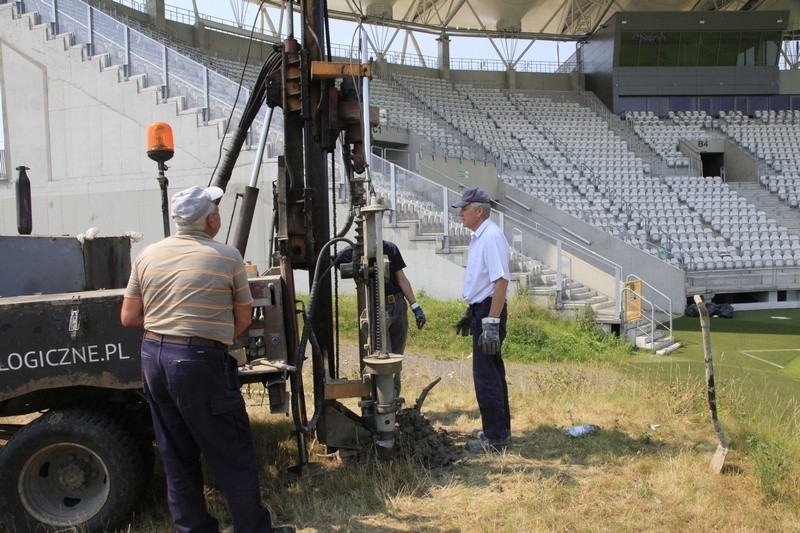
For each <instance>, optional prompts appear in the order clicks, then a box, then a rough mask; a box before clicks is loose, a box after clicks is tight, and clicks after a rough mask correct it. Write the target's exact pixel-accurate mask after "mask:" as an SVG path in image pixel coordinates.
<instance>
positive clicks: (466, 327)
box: [455, 307, 472, 337]
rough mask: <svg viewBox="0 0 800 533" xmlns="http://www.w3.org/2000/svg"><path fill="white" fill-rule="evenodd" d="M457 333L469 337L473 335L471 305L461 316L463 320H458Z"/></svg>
mask: <svg viewBox="0 0 800 533" xmlns="http://www.w3.org/2000/svg"><path fill="white" fill-rule="evenodd" d="M455 328H456V335H461V336H462V337H469V336H470V335H472V320H471V319H470V316H469V307H467V312H466V313H464V316H463V317H461V320H459V321H458V322H456V325H455Z"/></svg>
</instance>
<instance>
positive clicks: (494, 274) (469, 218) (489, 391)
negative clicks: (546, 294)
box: [453, 187, 511, 453]
mask: <svg viewBox="0 0 800 533" xmlns="http://www.w3.org/2000/svg"><path fill="white" fill-rule="evenodd" d="M490 202H491V200H490V199H489V195H488V194H487V193H486V191H485V190H484V189H482V188H480V187H472V188H470V189H467V190H466V191H464V194H463V195H462V196H461V199H460V200H459V201H458V202H456V203H455V204H453V207H454V208H456V209H458V210H459V215H460V216H461V220H462V222H463V224H464V227H465V228H467V229H469V230H471V231H472V232H473V235H472V240H470V243H469V250H468V255H467V269H466V274H465V276H464V289H463V291H462V296H463V298H464V300H466V301H467V303H468V304H469V307H468V308H467V312H466V314H465V315H464V317H463V318H462V319H461V320H460V321H459V322H458V324H457V325H456V331H457V332H459V333H461V334H462V335H464V336H466V335H469V333H470V332H471V333H472V379H473V381H474V383H475V396H476V398H477V400H478V407H479V409H480V412H481V424H482V428H481V429H480V430H477V431H475V432H473V436H474V437H476V438H475V439H474V440H470V441H468V442H467V444H466V449H467V450H468V451H470V452H474V453H485V452H494V453H497V452H503V451H505V450H507V449H508V448H509V447H510V446H511V410H510V408H509V404H508V384H507V383H506V370H505V365H504V364H503V359H502V356H501V353H500V350H501V347H502V344H503V340H504V339H505V337H506V319H507V316H508V311H507V309H506V292H507V290H508V283H509V281H510V280H511V275H510V270H509V248H508V241H507V240H506V237H505V235H503V231H502V230H501V229H500V227H499V226H498V225H497V224H495V223H494V222H492V220H491V219H490V218H489V215H490V214H491V203H490Z"/></svg>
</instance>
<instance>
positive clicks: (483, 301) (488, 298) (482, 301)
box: [469, 296, 492, 307]
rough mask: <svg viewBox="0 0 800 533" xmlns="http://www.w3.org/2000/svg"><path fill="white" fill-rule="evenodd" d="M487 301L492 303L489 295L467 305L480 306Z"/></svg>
mask: <svg viewBox="0 0 800 533" xmlns="http://www.w3.org/2000/svg"><path fill="white" fill-rule="evenodd" d="M487 303H488V304H490V305H491V303H492V297H491V296H489V297H487V298H484V299H483V300H481V301H480V302H475V303H474V304H469V306H470V307H480V306H482V305H486V304H487Z"/></svg>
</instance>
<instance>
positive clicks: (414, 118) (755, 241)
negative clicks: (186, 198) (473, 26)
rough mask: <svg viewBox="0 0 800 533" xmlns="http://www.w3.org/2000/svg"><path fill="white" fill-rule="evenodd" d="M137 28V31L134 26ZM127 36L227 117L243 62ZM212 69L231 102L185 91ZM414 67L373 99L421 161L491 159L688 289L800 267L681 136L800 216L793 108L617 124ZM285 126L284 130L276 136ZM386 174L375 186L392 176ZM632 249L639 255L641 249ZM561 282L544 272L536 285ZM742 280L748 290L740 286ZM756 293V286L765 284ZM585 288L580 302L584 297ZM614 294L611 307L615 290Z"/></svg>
mask: <svg viewBox="0 0 800 533" xmlns="http://www.w3.org/2000/svg"><path fill="white" fill-rule="evenodd" d="M98 20H99V21H103V22H104V23H107V24H108V27H109V28H116V27H115V26H114V24H113V23H111V22H110V21H106V20H105V19H103V18H102V17H95V23H97V21H98ZM122 23H123V24H124V23H125V20H122ZM132 24H133V23H132ZM135 27H138V28H141V26H140V25H138V23H137V24H136V25H135ZM137 32H138V33H137ZM108 33H113V32H112V31H111V30H109V31H108ZM131 33H132V34H135V35H137V41H136V43H137V46H139V48H136V49H137V50H141V53H142V55H143V56H148V55H153V54H162V53H163V54H164V55H163V56H157V57H153V58H148V57H145V59H149V60H150V62H151V63H152V64H153V65H154V66H153V67H147V66H145V67H144V70H142V71H141V72H140V71H137V70H136V68H137V67H136V66H135V65H134V66H130V67H129V68H131V70H130V71H129V72H126V75H130V76H133V77H139V78H140V79H142V80H146V83H147V84H150V85H154V86H156V87H162V88H163V87H168V88H169V92H168V93H165V96H169V97H170V98H178V99H181V100H182V102H183V103H182V104H181V105H182V106H183V108H184V110H185V111H191V110H193V109H194V110H197V112H198V113H199V114H200V117H201V118H200V120H201V122H203V123H206V122H208V120H209V119H211V120H223V121H224V120H226V119H227V115H228V113H229V112H230V109H231V102H232V100H233V98H234V97H235V94H234V93H235V91H233V90H232V88H235V87H236V84H237V82H238V81H239V78H240V77H241V76H242V71H243V69H244V65H243V64H242V63H241V62H239V61H235V60H231V59H224V58H219V57H214V56H212V55H209V54H207V53H205V52H202V51H200V50H196V49H192V48H191V47H187V46H186V45H183V44H179V43H174V42H172V41H171V40H170V38H169V37H168V36H167V35H165V34H163V33H160V32H158V31H155V30H153V29H152V28H141V31H139V30H133V29H132V30H131ZM148 39H149V41H148ZM154 39H155V40H154ZM151 43H158V44H159V46H160V47H161V48H157V47H154V46H153V45H152V44H151ZM93 46H94V49H93V50H87V52H89V53H91V52H93V53H95V54H107V57H108V61H109V63H111V62H113V61H114V60H115V57H116V58H117V60H119V48H120V46H119V43H117V44H116V45H115V44H114V43H105V42H102V41H98V40H97V39H95V41H94V45H93ZM158 57H166V58H167V60H168V61H170V67H171V70H170V75H171V76H173V79H171V80H165V79H161V78H160V76H161V72H160V71H159V69H158V64H159V61H158ZM203 69H208V72H209V73H208V76H210V77H211V78H214V76H219V78H220V80H222V79H224V81H225V89H224V91H220V92H221V93H224V95H221V96H219V97H218V98H217V99H215V98H209V95H208V94H207V93H206V94H204V93H203V92H202V90H201V91H200V92H198V89H197V87H196V85H195V84H193V83H185V82H184V78H188V79H190V80H192V79H195V78H197V77H198V76H199V77H201V78H202V75H203V74H202V72H203ZM409 70H410V69H407V68H406V69H405V70H403V71H397V72H393V71H392V70H391V69H384V70H382V71H381V72H379V77H376V78H374V79H373V81H372V84H371V90H370V93H371V98H372V101H373V104H376V105H378V106H379V107H381V108H383V109H384V110H385V113H383V114H382V116H383V117H385V124H386V125H387V126H392V127H395V128H399V129H402V130H406V131H408V132H410V133H412V134H413V135H415V136H416V137H417V138H419V139H421V142H420V143H419V145H418V146H419V154H413V155H423V154H426V153H429V154H436V155H437V156H440V157H443V158H445V159H448V158H449V159H458V160H465V161H473V162H481V161H482V162H488V163H492V164H493V165H494V168H496V170H497V173H496V177H497V179H498V180H500V182H502V183H505V184H507V185H509V186H510V187H513V189H515V190H516V191H518V193H512V194H511V198H512V200H514V201H516V202H523V203H524V202H527V198H528V197H531V198H535V199H538V200H540V201H541V202H543V203H545V204H547V205H548V206H551V207H552V208H555V209H557V210H559V211H561V212H563V213H566V214H568V215H569V216H571V217H573V218H574V219H576V220H579V221H582V222H583V223H585V224H586V225H588V226H591V227H593V228H596V229H599V230H602V231H604V232H605V233H606V234H607V235H610V236H613V238H615V239H618V240H620V241H621V242H623V243H626V245H628V246H630V247H632V249H633V250H636V251H638V252H639V253H642V254H646V255H647V256H651V257H653V258H656V259H658V260H661V261H663V262H664V263H667V264H668V265H671V266H672V267H676V268H680V269H682V270H684V271H685V272H687V274H689V275H691V274H693V273H703V274H704V277H703V278H696V279H695V281H692V282H690V283H689V284H688V285H687V287H689V289H690V290H692V291H707V290H708V289H709V288H710V290H711V291H712V292H713V291H714V290H716V287H714V285H713V283H712V282H709V280H710V279H712V278H710V277H709V274H714V273H717V272H725V271H728V272H736V271H742V272H746V273H747V274H748V275H749V274H753V271H754V270H758V269H771V272H770V273H763V274H764V276H774V275H775V270H776V269H781V271H782V272H784V273H785V272H786V269H793V268H795V267H797V266H798V265H800V254H799V253H798V252H800V245H798V232H797V228H798V225H792V224H790V223H784V220H782V219H781V218H780V217H777V216H775V215H776V212H775V211H774V210H770V209H766V208H764V205H762V204H761V203H759V202H760V201H755V199H754V196H756V197H758V196H759V195H757V194H756V195H754V194H753V193H752V191H750V189H747V188H746V187H744V186H742V185H740V184H731V183H727V182H725V181H724V180H723V179H722V178H721V177H708V178H704V177H702V176H700V175H699V174H698V172H699V166H698V165H696V164H695V163H696V161H697V158H696V157H694V156H693V155H692V154H687V153H685V152H683V151H681V150H680V142H681V140H683V139H687V138H694V137H697V136H707V135H712V134H714V135H720V136H725V137H726V138H727V139H729V140H730V142H732V143H734V144H735V145H736V146H738V147H740V148H741V150H742V151H743V152H745V153H747V154H749V156H750V157H752V159H753V160H754V161H755V162H756V165H760V167H759V170H760V178H759V182H760V184H761V186H762V187H763V188H764V189H763V191H762V192H763V193H764V194H769V195H771V196H774V198H776V199H777V200H776V201H778V202H782V204H780V205H785V206H786V207H787V209H789V208H796V207H797V202H798V200H797V199H798V187H800V179H798V175H797V171H798V168H800V162H799V161H798V154H797V148H796V147H797V143H796V141H797V131H798V130H797V128H798V114H797V113H795V112H792V113H790V112H775V111H763V112H758V113H756V114H754V116H753V117H748V116H747V115H744V114H742V113H739V112H720V114H719V116H718V117H712V116H710V115H708V114H706V113H705V112H702V111H701V112H694V111H693V112H686V111H674V112H670V113H669V114H668V115H666V116H664V117H658V116H655V115H654V114H653V113H652V112H642V111H633V112H629V113H627V114H625V116H624V117H622V118H623V119H624V120H620V118H621V117H618V116H617V115H615V114H613V113H610V112H609V111H608V109H606V108H601V107H600V106H598V104H597V99H596V97H594V96H593V95H591V94H588V93H582V92H566V91H544V90H540V91H531V90H506V89H499V88H497V87H489V86H488V84H487V83H486V82H485V81H484V82H476V83H469V82H467V81H464V80H462V79H459V80H458V81H450V80H445V79H441V78H440V77H438V76H436V75H434V76H431V75H430V71H429V70H426V69H419V70H420V72H421V74H420V75H416V74H409V73H408V71H409ZM198 72H201V74H200V75H198V74H197V73H198ZM254 72H255V69H254V66H253V65H250V66H249V68H248V69H247V70H246V71H245V75H244V78H245V80H252V79H254V75H255V74H254ZM422 73H424V74H425V75H423V74H422ZM214 79H216V78H214ZM247 83H248V82H247V81H246V82H245V86H246V85H247ZM251 83H252V82H251ZM211 85H212V86H213V85H214V83H212V84H211ZM201 89H202V86H201ZM223 96H224V97H223ZM234 119H235V116H234ZM223 123H224V122H223ZM275 131H276V132H278V134H279V132H280V128H275ZM276 142H279V140H276ZM409 161H412V159H410V160H409ZM378 174H379V173H378V172H376V178H375V179H376V182H378V181H379V180H380V179H387V178H386V177H385V176H383V177H381V176H379V175H378ZM754 183H755V179H754ZM384 190H385V191H388V190H389V189H384ZM748 191H750V192H748ZM387 193H388V192H387ZM395 207H396V213H397V219H398V220H399V221H408V222H411V223H413V224H414V225H415V227H416V228H417V229H416V231H417V232H418V233H419V234H421V235H429V236H430V235H436V234H443V235H445V236H446V239H447V244H448V246H447V248H448V250H449V249H450V248H454V249H458V248H459V247H462V246H465V245H466V243H467V242H468V239H469V233H468V232H467V231H466V230H464V228H462V227H461V226H460V224H459V223H458V222H457V221H455V222H454V221H452V220H451V219H448V218H447V217H446V216H445V215H444V212H445V211H446V210H447V205H445V204H444V203H443V202H433V203H431V202H430V197H429V196H426V195H425V193H424V191H414V190H403V191H401V194H399V195H398V197H397V204H396V206H395ZM512 207H513V206H512ZM794 211H795V212H797V209H794ZM625 253H627V254H629V255H631V256H632V257H633V256H635V254H634V252H633V251H628V252H625ZM515 265H517V266H518V267H519V269H517V270H518V272H516V273H518V274H520V273H522V269H523V268H527V269H529V270H530V271H531V272H533V275H534V276H538V275H540V274H542V273H543V272H548V270H549V267H548V265H547V264H546V262H545V261H541V260H538V259H536V258H535V256H529V255H526V254H523V253H521V252H519V251H516V250H515ZM791 275H794V276H796V275H797V274H796V273H794V274H791ZM698 280H700V281H698ZM552 283H555V282H554V281H553V280H546V279H545V276H541V278H540V280H539V281H536V282H533V283H531V285H547V284H552ZM572 283H573V282H572V281H567V282H565V284H564V287H567V286H572V285H571V284H572ZM724 283H728V282H724ZM735 283H737V284H741V279H738V280H737V281H735ZM752 285H753V287H754V288H756V289H758V288H760V287H761V286H762V285H763V283H760V282H754V283H753V284H752ZM725 288H726V287H722V289H723V290H724V289H725ZM548 290H552V289H548ZM556 290H561V289H560V288H557V289H556ZM580 292H581V291H580V290H575V291H573V292H572V293H571V295H574V296H575V297H576V298H575V299H576V300H577V299H578V298H577V296H578V295H579V294H580ZM595 295H597V293H595ZM608 296H609V297H610V298H611V299H612V300H613V299H614V298H616V297H617V296H618V295H614V294H611V295H608ZM598 308H600V307H598Z"/></svg>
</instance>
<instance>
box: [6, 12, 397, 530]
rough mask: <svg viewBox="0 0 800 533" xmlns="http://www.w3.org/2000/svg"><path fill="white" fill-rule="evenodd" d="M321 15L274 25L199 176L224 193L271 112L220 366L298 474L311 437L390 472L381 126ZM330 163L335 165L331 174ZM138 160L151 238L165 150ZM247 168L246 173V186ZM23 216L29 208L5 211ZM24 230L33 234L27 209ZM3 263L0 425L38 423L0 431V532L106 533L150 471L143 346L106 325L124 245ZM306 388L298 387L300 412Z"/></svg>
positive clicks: (83, 245)
mask: <svg viewBox="0 0 800 533" xmlns="http://www.w3.org/2000/svg"><path fill="white" fill-rule="evenodd" d="M325 6H326V3H325V2H324V1H318V0H303V1H300V2H299V4H297V3H295V2H292V1H291V0H287V2H286V9H287V10H288V11H290V12H291V11H292V8H293V7H298V8H299V11H300V13H299V14H300V16H299V19H298V20H299V21H300V22H299V28H297V33H295V28H294V27H293V25H292V24H291V23H289V30H288V31H287V37H286V39H285V40H284V41H283V42H282V43H280V44H279V45H276V46H275V47H274V50H273V52H272V54H271V55H270V56H269V57H268V58H267V59H266V60H265V61H264V64H263V66H262V68H261V70H260V73H259V75H258V77H257V80H256V83H255V85H254V87H252V91H251V95H250V97H249V99H248V101H247V102H246V104H245V106H244V110H243V112H242V113H241V119H240V121H239V123H238V124H237V125H235V126H234V127H233V128H232V130H231V131H230V132H229V134H228V135H227V136H226V138H225V141H224V151H223V156H222V158H221V161H220V164H219V165H218V167H217V168H216V170H215V171H214V173H213V175H211V176H210V184H212V185H216V186H218V187H220V188H222V189H223V190H224V189H226V187H227V185H228V182H229V180H230V178H231V175H232V173H233V169H234V166H235V164H236V160H237V158H238V156H239V154H240V152H241V149H242V147H243V146H244V143H245V141H246V139H247V136H248V131H249V130H250V127H251V126H252V125H253V123H254V120H255V117H256V116H257V115H258V114H259V112H260V111H261V110H262V109H264V107H265V106H266V108H267V113H266V115H267V117H268V118H267V119H266V120H265V122H264V126H263V127H262V131H261V136H260V140H259V156H260V155H262V154H263V153H264V150H263V148H264V145H265V143H266V138H267V132H268V130H269V127H270V123H271V120H270V118H271V116H272V112H273V110H274V109H275V108H276V107H277V108H280V109H281V110H282V112H283V119H284V120H283V128H284V131H283V136H284V145H285V153H284V154H283V155H282V156H280V157H279V158H278V176H277V180H276V182H275V185H274V187H273V190H272V191H271V192H272V196H273V208H274V217H273V220H274V222H273V227H274V235H273V239H272V241H273V243H274V245H273V250H272V264H271V265H269V266H268V268H267V270H266V271H265V272H264V274H263V275H261V276H256V277H253V278H251V279H250V288H251V292H252V294H253V298H254V303H253V321H252V323H251V325H250V327H249V329H248V331H246V332H244V333H243V334H242V335H240V336H239V338H237V339H235V341H236V344H237V346H238V347H239V348H238V349H237V350H235V352H236V355H237V356H238V357H237V360H239V362H240V365H241V366H240V369H239V379H240V382H242V383H262V384H264V386H265V388H266V390H267V392H268V397H269V404H270V410H271V412H273V413H291V416H292V419H293V422H294V425H295V427H296V430H297V431H296V435H297V444H298V446H297V447H298V465H297V466H298V470H300V471H301V472H303V471H305V469H306V467H307V466H308V465H309V462H308V437H309V436H310V435H312V434H313V435H314V436H315V437H316V439H317V440H318V441H319V442H320V443H322V444H323V445H325V446H327V447H328V448H329V449H332V450H352V451H354V452H355V451H357V450H364V449H367V448H374V449H376V450H377V453H378V454H379V455H392V454H393V451H394V450H395V449H396V446H395V427H396V415H397V412H398V409H399V407H400V405H401V403H402V399H401V398H398V397H397V393H396V391H395V385H394V376H395V375H396V374H398V373H399V372H400V371H401V367H402V361H403V358H402V356H400V355H397V354H392V353H389V351H388V350H387V345H388V344H387V332H386V326H385V324H386V316H385V310H384V305H383V302H385V297H386V295H385V294H384V283H383V282H384V280H385V279H386V276H387V275H388V273H389V268H388V264H387V260H386V259H385V257H384V255H383V246H382V241H383V239H382V218H383V214H384V213H385V211H387V208H386V207H384V205H383V204H382V203H381V201H380V199H379V198H378V197H377V195H376V193H375V190H374V189H373V187H372V180H371V177H370V169H369V166H368V158H369V154H370V152H371V146H370V139H371V131H372V128H373V127H376V126H377V122H378V120H377V118H378V114H377V111H375V110H374V109H373V108H371V107H370V105H369V79H370V76H371V65H370V63H369V61H368V58H367V52H366V50H367V44H366V33H365V32H364V31H363V30H361V39H360V40H361V47H360V50H361V51H360V55H361V57H360V59H359V61H354V62H345V63H337V62H333V61H332V60H331V50H330V44H328V43H330V30H329V27H328V16H327V13H326V7H325ZM288 20H289V21H291V20H293V17H291V16H290V17H288ZM167 137H171V133H170V134H169V135H168V136H167ZM165 138H166V137H165ZM159 146H160V145H159ZM165 150H166V151H165ZM151 152H152V153H151ZM337 154H338V157H339V159H340V161H338V164H334V163H336V162H337ZM148 156H150V157H151V159H154V160H156V161H157V162H158V163H159V183H160V185H161V190H162V198H161V199H162V211H164V213H163V214H164V220H165V222H164V233H165V236H166V235H167V234H168V230H169V228H168V224H167V214H166V211H165V205H166V204H165V198H166V185H167V180H166V177H165V176H164V173H163V171H164V170H166V166H165V165H164V162H165V161H166V160H167V159H169V157H170V156H171V152H170V148H169V147H160V148H158V150H155V151H153V150H150V151H148ZM257 159H258V157H257ZM259 167H260V160H257V161H256V162H255V165H254V169H258V168H259ZM21 168H22V167H21ZM334 168H340V169H342V170H341V171H340V172H341V173H342V174H343V175H344V177H345V178H346V184H347V197H348V199H349V202H350V206H349V214H348V216H347V219H346V221H345V222H344V224H343V227H342V228H339V229H338V230H336V232H335V234H332V233H333V232H332V230H331V227H330V226H331V224H330V218H331V206H332V205H334V198H333V196H332V194H333V189H334V188H333V187H332V186H330V184H331V183H333V181H334V179H333V178H334V176H333V169H334ZM20 172H21V173H22V174H24V172H25V170H24V168H23V169H22V170H20ZM257 182H258V173H257V170H256V171H254V175H253V177H252V178H251V180H250V183H249V184H248V186H247V187H245V190H244V193H243V194H242V203H241V208H240V209H239V212H238V215H237V220H236V225H235V226H236V227H235V230H236V231H235V235H234V245H235V246H236V247H237V248H238V249H239V251H240V252H241V253H242V255H243V256H244V255H245V251H246V247H247V241H248V236H249V233H250V228H251V226H252V221H253V213H254V211H255V206H256V203H257V202H256V200H257V197H258V194H259V188H258V183H257ZM23 200H24V199H23ZM26 202H27V203H26ZM29 204H30V200H29V199H28V200H26V201H22V202H21V203H20V202H18V205H23V206H26V205H29ZM23 214H24V215H25V217H30V209H29V208H28V209H27V211H26V212H25V213H23ZM22 222H25V223H24V224H22V223H21V225H20V228H23V226H25V227H29V226H30V220H29V218H25V219H24V220H22ZM347 235H352V237H351V238H348V237H347ZM339 244H342V245H345V244H346V245H348V246H351V247H352V250H353V254H352V261H351V262H350V263H348V264H342V265H338V266H337V267H336V268H337V271H338V272H340V273H341V276H342V277H343V278H352V279H353V280H354V282H355V284H356V293H357V305H358V310H357V311H358V314H357V316H358V338H359V341H358V372H357V375H358V376H359V378H357V379H343V378H342V377H341V375H342V374H343V373H344V372H342V371H341V369H340V354H339V353H338V352H337V348H336V347H337V346H338V343H337V342H335V335H334V329H335V320H336V317H334V313H333V309H334V295H333V294H332V292H333V291H332V283H331V277H332V272H333V268H334V267H333V266H332V265H331V255H332V252H333V250H335V247H336V246H337V245H339ZM41 257H58V258H59V265H60V270H61V273H60V275H59V276H57V277H54V276H52V275H49V274H48V272H47V271H46V270H44V269H45V268H46V266H45V265H43V262H42V261H41V260H40V259H41ZM4 261H6V263H4ZM23 263H24V264H23ZM0 264H7V265H9V266H10V265H13V267H14V268H7V269H6V271H7V272H9V276H8V279H7V280H4V283H2V284H0V295H2V298H0V330H2V331H3V332H4V334H3V335H2V338H1V339H0V417H8V416H17V415H30V414H35V413H41V416H39V417H38V418H36V419H35V420H33V421H30V422H24V423H13V424H0V436H2V437H4V438H7V439H8V442H7V443H6V444H5V445H4V446H3V447H2V449H0V521H2V522H3V523H4V524H5V525H6V526H7V527H8V528H9V529H10V530H12V531H13V530H20V531H22V530H34V529H37V530H44V531H57V530H64V529H69V528H74V527H78V528H80V529H81V530H85V531H105V530H108V529H111V528H113V527H114V526H116V525H118V524H120V523H122V522H123V521H124V520H125V519H127V517H128V515H129V514H130V512H131V511H132V510H133V509H134V508H135V506H136V505H137V503H138V502H139V499H140V498H141V495H142V493H143V492H144V489H145V488H146V486H147V484H148V483H149V481H150V476H151V475H152V471H153V461H154V454H153V446H152V427H151V426H150V421H149V416H148V412H147V407H146V402H145V401H144V399H143V397H142V395H141V394H140V389H141V381H140V369H139V346H140V340H141V334H142V332H141V331H136V330H135V329H131V328H123V327H122V326H121V324H119V323H118V319H117V317H118V316H119V309H120V306H121V302H122V297H123V293H124V286H125V284H126V282H127V278H128V275H129V274H130V241H129V240H128V238H127V237H113V238H112V237H108V238H105V237H104V238H96V239H93V240H86V241H85V242H80V243H79V242H78V241H76V240H75V239H74V238H71V237H48V236H45V237H41V236H31V235H27V234H24V232H23V230H22V229H20V235H19V236H3V237H0ZM295 272H305V273H307V276H308V286H309V287H310V290H309V297H308V301H307V303H306V304H305V306H303V305H301V303H299V302H298V300H297V299H296V297H295V279H294V276H295ZM308 363H310V368H306V366H307V364H308ZM340 372H341V373H340ZM348 375H354V372H348ZM304 376H305V377H308V376H310V379H311V382H312V383H311V387H312V389H313V405H311V406H308V405H306V399H305V398H306V395H305V389H306V384H305V383H304ZM344 400H349V401H350V402H349V404H350V405H356V406H357V408H356V411H355V412H354V411H353V410H351V409H349V408H348V407H346V406H345V405H344V404H343V403H342V402H343V401H344Z"/></svg>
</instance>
